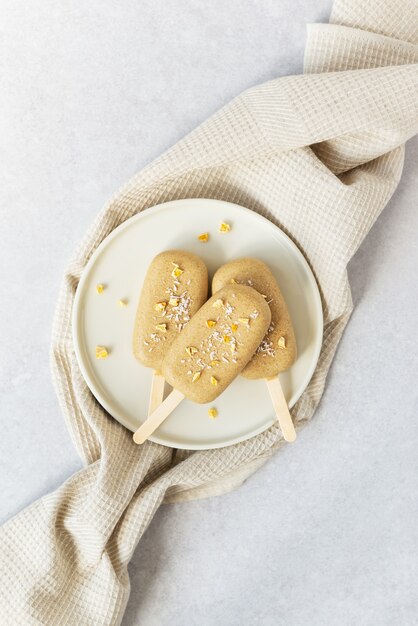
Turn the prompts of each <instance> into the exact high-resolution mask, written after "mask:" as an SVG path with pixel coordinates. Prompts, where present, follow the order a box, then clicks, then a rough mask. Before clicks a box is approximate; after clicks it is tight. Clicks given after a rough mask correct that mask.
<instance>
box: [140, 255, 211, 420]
mask: <svg viewBox="0 0 418 626" xmlns="http://www.w3.org/2000/svg"><path fill="white" fill-rule="evenodd" d="M207 295H208V271H207V269H206V265H205V264H204V263H203V261H202V260H201V259H200V258H199V257H198V256H196V255H195V254H191V253H190V252H184V251H182V250H166V251H165V252H161V253H160V254H158V255H157V256H156V257H155V258H154V259H153V261H152V262H151V265H150V266H149V268H148V271H147V274H146V276H145V280H144V284H143V287H142V291H141V295H140V298H139V303H138V308H137V313H136V319H135V327H134V334H133V352H134V355H135V357H136V358H137V359H138V361H140V362H141V363H142V364H143V365H145V366H146V367H151V368H152V369H153V370H154V371H153V377H152V383H151V393H150V400H149V406H148V414H149V415H150V414H151V413H153V411H154V410H155V409H156V407H157V406H158V405H159V404H160V403H161V402H162V399H163V394H164V383H165V380H164V376H163V375H162V374H161V366H162V361H163V359H164V357H165V355H166V354H167V351H168V349H169V347H170V345H171V344H172V342H173V341H174V339H175V338H176V337H177V335H178V334H179V333H180V332H181V331H182V330H183V328H184V327H185V326H186V325H187V324H188V323H189V321H190V319H191V317H192V315H194V314H195V313H196V311H198V310H199V309H200V307H201V306H202V304H203V303H204V302H206V299H207Z"/></svg>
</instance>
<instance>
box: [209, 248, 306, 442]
mask: <svg viewBox="0 0 418 626" xmlns="http://www.w3.org/2000/svg"><path fill="white" fill-rule="evenodd" d="M227 284H233V285H234V284H244V285H250V286H251V287H253V288H254V289H256V290H257V291H258V292H259V293H260V294H262V295H263V297H264V298H265V301H266V302H267V304H268V305H269V306H270V310H271V323H270V326H269V328H268V330H267V333H266V335H265V337H264V338H263V340H262V342H261V343H260V345H259V347H258V348H257V351H256V353H255V354H254V356H253V358H252V359H251V361H250V362H249V363H248V365H247V366H246V367H245V368H244V370H243V371H242V376H244V377H246V378H264V379H265V380H266V383H267V387H268V390H269V393H270V397H271V400H272V403H273V407H274V410H275V413H276V416H277V419H278V421H279V424H280V428H281V430H282V433H283V437H284V439H285V440H286V441H294V440H295V439H296V431H295V428H294V426H293V421H292V417H291V415H290V412H289V408H288V406H287V402H286V399H285V397H284V394H283V390H282V387H281V384H280V380H279V374H280V373H281V372H284V371H285V370H287V369H289V367H290V366H291V365H292V364H293V363H294V361H295V359H296V355H297V349H296V339H295V333H294V330H293V326H292V322H291V319H290V316H289V311H288V310H287V306H286V302H285V300H284V298H283V296H282V293H281V291H280V289H279V286H278V284H277V282H276V280H275V278H274V276H273V274H272V272H271V270H270V269H269V267H268V266H267V265H266V264H265V263H263V262H262V261H260V260H258V259H252V258H244V259H236V260H235V261H231V262H230V263H226V264H225V265H223V266H222V267H220V268H219V269H218V271H217V272H216V273H215V275H214V277H213V281H212V291H213V292H215V291H217V290H218V289H220V288H221V287H223V286H224V285H227Z"/></svg>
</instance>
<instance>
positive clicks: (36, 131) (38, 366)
mask: <svg viewBox="0 0 418 626" xmlns="http://www.w3.org/2000/svg"><path fill="white" fill-rule="evenodd" d="M330 6H331V3H330V2H329V0H322V1H321V2H319V1H315V0H258V1H256V0H254V1H251V0H239V1H238V0H228V1H225V0H211V1H210V2H207V1H206V0H189V1H187V0H166V1H165V2H163V1H162V0H159V1H156V0H145V1H144V0H142V1H140V0H126V1H124V2H115V1H114V0H113V1H110V0H100V1H99V0H90V1H89V2H76V1H74V2H71V1H68V0H61V1H60V2H56V0H42V1H41V0H39V1H33V2H29V3H28V2H26V1H23V0H3V1H2V3H1V9H0V10H1V13H2V15H1V19H0V24H1V26H0V29H1V39H0V40H1V45H2V46H3V50H2V52H1V61H0V63H1V70H2V75H1V94H2V95H1V99H0V108H1V110H0V137H1V139H0V150H1V153H2V156H1V160H2V165H1V174H2V175H1V185H0V194H1V207H0V211H1V212H0V229H1V231H0V232H1V245H0V294H1V298H0V389H1V396H0V417H1V436H0V514H1V520H6V519H8V518H9V517H11V516H12V515H13V514H15V513H17V512H18V511H19V510H21V509H22V508H23V507H24V506H26V505H27V504H29V503H30V502H32V501H33V500H34V499H35V498H39V497H40V496H42V495H43V494H45V493H47V492H49V491H51V490H53V489H54V488H56V487H58V486H59V485H60V484H61V483H62V482H63V481H64V480H65V479H66V478H67V477H68V476H70V475H71V474H72V473H73V472H75V471H76V470H78V469H79V468H80V461H79V458H78V457H77V454H76V453H75V451H74V449H73V447H72V444H71V441H70V438H69V436H68V434H67V431H66V428H65V425H64V422H63V419H62V416H61V415H60V411H59V408H58V405H57V401H56V399H55V396H54V392H53V389H52V386H51V382H50V374H49V365H48V349H49V337H50V331H51V320H52V315H53V310H54V305H55V300H56V295H57V290H58V285H59V282H60V278H61V275H62V273H63V269H64V266H65V263H66V260H67V259H68V257H69V256H70V255H71V253H72V251H73V249H74V247H75V245H76V244H77V242H78V240H79V239H80V237H82V235H83V233H84V232H85V230H86V229H87V227H88V225H89V224H90V222H91V221H92V220H93V218H94V217H95V215H96V214H97V212H98V211H99V210H100V209H101V207H102V206H103V204H104V203H105V202H106V201H107V200H108V198H109V197H110V196H111V195H112V193H113V192H114V191H115V190H117V188H118V187H119V186H120V185H121V184H122V183H123V182H125V181H126V180H127V179H128V178H129V177H130V176H131V175H132V174H134V173H135V172H137V171H138V170H139V169H140V168H141V167H143V166H144V165H145V164H146V163H148V162H149V161H150V160H152V159H153V158H154V157H156V156H157V155H158V154H160V153H161V151H163V150H164V149H166V148H167V147H169V146H170V145H172V144H173V143H174V142H175V141H176V140H178V139H179V138H181V137H182V136H183V135H184V134H185V133H187V132H188V131H189V130H191V129H192V128H193V127H194V126H196V125H197V124H198V123H199V122H201V121H203V120H204V119H205V118H206V117H207V116H208V115H210V114H211V113H213V112H214V111H215V110H216V109H217V108H219V107H220V106H221V105H222V104H224V103H225V102H227V101H228V100H229V99H230V98H232V97H233V96H235V95H236V94H238V93H239V92H240V91H241V90H243V89H244V88H246V87H248V86H250V85H253V84H255V83H258V82H261V81H264V80H267V79H270V78H273V77H276V76H282V75H286V74H292V73H298V72H300V71H301V69H302V59H303V49H304V41H305V24H306V22H310V21H326V20H327V17H328V14H329V10H330ZM417 165H418V144H417V141H416V140H413V141H411V142H410V143H409V145H408V146H407V152H406V164H405V171H404V176H403V179H402V182H401V184H400V186H399V188H398V190H397V192H396V193H395V195H394V197H393V199H392V201H391V202H390V204H389V206H388V207H387V208H386V210H385V212H384V214H383V215H382V217H381V218H380V219H379V221H378V223H377V225H376V226H375V228H374V229H373V231H372V232H371V234H370V235H369V237H368V238H367V240H366V242H365V243H364V245H363V246H362V248H361V250H360V251H359V253H358V254H357V256H356V257H355V259H354V260H353V261H352V263H351V266H350V272H349V273H350V280H351V284H352V288H353V296H354V301H355V303H356V305H357V306H356V310H355V312H354V315H353V317H352V320H351V323H350V325H349V327H348V330H347V331H346V333H345V336H344V339H343V341H342V343H341V346H340V349H339V351H338V354H337V357H336V360H335V362H334V365H333V367H332V370H331V373H330V376H329V380H328V388H327V391H326V393H325V396H324V398H323V401H322V404H321V406H320V409H319V410H318V411H317V414H316V417H315V419H314V420H313V421H312V423H311V424H310V425H309V426H308V427H307V428H306V429H305V430H304V431H303V432H302V433H301V435H300V437H299V439H298V442H297V443H296V444H295V445H293V446H287V447H286V448H285V449H284V450H283V451H281V452H280V454H278V455H277V456H276V457H275V458H274V459H273V460H271V461H270V462H269V463H268V464H267V465H266V466H265V467H264V468H263V469H262V470H261V471H259V472H258V473H257V474H256V475H255V476H254V477H253V478H251V479H250V480H249V481H248V482H247V483H246V484H245V485H244V486H243V487H242V488H241V489H240V490H239V491H237V492H235V493H232V494H230V495H227V496H224V497H221V498H215V499H212V500H207V501H200V502H193V503H190V504H186V505H176V506H165V507H163V508H161V509H160V511H159V512H158V513H157V515H156V517H155V519H154V520H153V523H152V525H151V527H150V528H149V530H148V531H147V533H146V535H145V536H144V538H143V540H142V541H141V543H140V545H139V547H138V550H137V552H136V554H135V556H134V558H133V561H132V564H131V566H130V573H131V580H132V595H131V598H130V601H129V605H128V609H127V613H126V616H125V619H124V626H133V625H137V624H141V626H166V625H167V626H168V625H170V626H183V625H186V626H189V625H190V626H194V625H199V626H212V625H213V626H215V625H216V626H224V625H225V626H235V625H236V626H238V625H239V626H253V625H254V624H260V625H262V626H264V625H266V626H270V625H274V626H277V625H285V626H320V625H321V626H322V625H326V626H329V625H332V626H333V625H338V626H351V625H355V626H359V625H360V626H363V625H364V626H366V625H367V626H384V625H388V626H389V625H390V626H392V624H396V625H400V626H409V625H412V624H418V597H417V582H418V581H417V574H418V567H417V548H418V524H417V512H418V511H417V509H418V505H417V492H418V473H417V469H418V456H417V448H418V428H417V410H418V391H417V370H418V367H417V366H418V358H417V334H418V323H417V319H418V306H417V305H418V299H417V295H418V289H417V267H418V246H417V235H416V233H417V232H418V210H417V209H418V207H417V196H418V178H417V176H416V172H417Z"/></svg>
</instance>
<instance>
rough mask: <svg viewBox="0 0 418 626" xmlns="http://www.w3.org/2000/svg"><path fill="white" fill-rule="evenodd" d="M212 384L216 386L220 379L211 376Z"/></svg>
mask: <svg viewBox="0 0 418 626" xmlns="http://www.w3.org/2000/svg"><path fill="white" fill-rule="evenodd" d="M210 384H211V385H214V386H215V387H216V385H217V384H218V379H217V378H215V376H211V377H210Z"/></svg>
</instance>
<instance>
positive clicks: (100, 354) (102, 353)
mask: <svg viewBox="0 0 418 626" xmlns="http://www.w3.org/2000/svg"><path fill="white" fill-rule="evenodd" d="M108 356H109V352H108V351H107V348H105V347H104V346H96V359H107V357H108Z"/></svg>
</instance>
